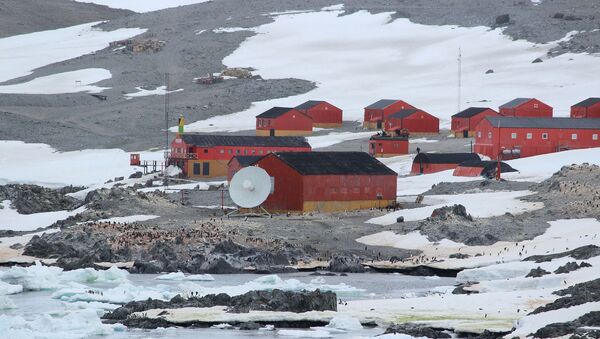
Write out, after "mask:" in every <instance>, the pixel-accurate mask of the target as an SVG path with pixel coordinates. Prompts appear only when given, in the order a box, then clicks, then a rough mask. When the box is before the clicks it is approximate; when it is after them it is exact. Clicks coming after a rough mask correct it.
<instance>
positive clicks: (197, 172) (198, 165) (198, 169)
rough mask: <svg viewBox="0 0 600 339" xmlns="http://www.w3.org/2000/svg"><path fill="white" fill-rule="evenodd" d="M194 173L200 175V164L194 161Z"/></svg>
mask: <svg viewBox="0 0 600 339" xmlns="http://www.w3.org/2000/svg"><path fill="white" fill-rule="evenodd" d="M194 175H200V164H199V163H194Z"/></svg>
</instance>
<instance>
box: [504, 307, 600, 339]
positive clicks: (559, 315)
mask: <svg viewBox="0 0 600 339" xmlns="http://www.w3.org/2000/svg"><path fill="white" fill-rule="evenodd" d="M598 310H600V302H590V303H585V304H582V305H577V306H571V307H568V308H561V309H559V310H554V311H549V312H543V313H538V314H532V315H528V316H526V317H524V318H521V319H519V320H518V321H516V322H515V327H516V329H515V331H514V332H511V333H510V334H508V335H507V336H506V338H514V337H521V338H525V337H526V336H528V335H529V334H531V333H534V332H536V331H537V330H539V329H540V328H542V327H544V326H546V325H550V324H553V323H563V322H569V321H573V320H575V319H577V318H579V317H581V316H583V315H584V314H586V313H589V312H593V311H598Z"/></svg>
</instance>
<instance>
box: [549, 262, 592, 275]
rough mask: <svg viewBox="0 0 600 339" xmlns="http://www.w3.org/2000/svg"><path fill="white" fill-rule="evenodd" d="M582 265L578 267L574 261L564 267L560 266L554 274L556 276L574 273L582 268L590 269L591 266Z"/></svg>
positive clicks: (583, 263)
mask: <svg viewBox="0 0 600 339" xmlns="http://www.w3.org/2000/svg"><path fill="white" fill-rule="evenodd" d="M581 264H582V265H581V266H580V265H578V264H577V263H576V262H574V261H570V262H568V263H566V264H564V265H562V266H560V267H559V268H557V269H556V270H555V271H554V273H556V274H561V273H569V272H573V271H576V270H578V269H580V268H582V267H590V266H591V265H590V264H588V263H586V262H582V263H581Z"/></svg>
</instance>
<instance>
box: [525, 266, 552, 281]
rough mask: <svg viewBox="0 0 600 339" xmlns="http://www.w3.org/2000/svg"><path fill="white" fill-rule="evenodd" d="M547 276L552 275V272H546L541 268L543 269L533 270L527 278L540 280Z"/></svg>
mask: <svg viewBox="0 0 600 339" xmlns="http://www.w3.org/2000/svg"><path fill="white" fill-rule="evenodd" d="M546 274H550V272H548V271H546V270H545V269H543V268H541V267H539V266H538V267H537V268H534V269H532V270H531V271H529V273H527V275H526V276H525V278H539V277H541V276H544V275H546Z"/></svg>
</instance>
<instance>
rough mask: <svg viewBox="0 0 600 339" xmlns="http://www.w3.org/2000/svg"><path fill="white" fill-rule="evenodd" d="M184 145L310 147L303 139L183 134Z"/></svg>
mask: <svg viewBox="0 0 600 339" xmlns="http://www.w3.org/2000/svg"><path fill="white" fill-rule="evenodd" d="M181 138H182V139H183V141H184V142H185V143H186V144H189V145H194V146H199V147H214V146H262V147H310V144H309V143H308V141H306V139H305V138H304V137H259V136H253V135H210V134H184V135H182V136H181Z"/></svg>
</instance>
